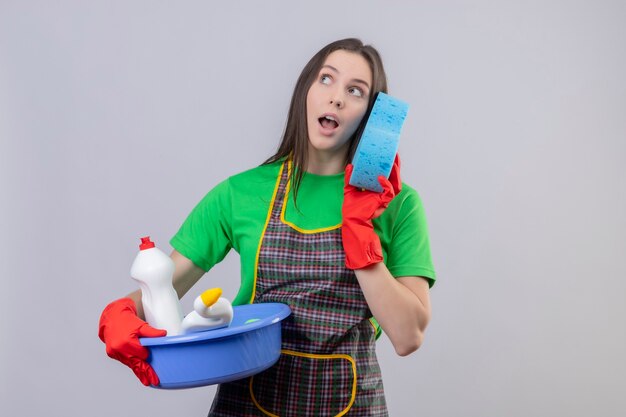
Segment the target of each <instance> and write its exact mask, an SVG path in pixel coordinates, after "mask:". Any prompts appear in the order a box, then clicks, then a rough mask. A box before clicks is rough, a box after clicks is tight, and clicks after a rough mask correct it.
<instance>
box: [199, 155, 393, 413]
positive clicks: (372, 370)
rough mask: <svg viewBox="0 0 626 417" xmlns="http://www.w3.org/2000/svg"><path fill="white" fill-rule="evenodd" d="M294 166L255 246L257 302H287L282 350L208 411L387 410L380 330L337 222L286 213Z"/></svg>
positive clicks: (225, 390) (222, 391) (226, 389)
mask: <svg viewBox="0 0 626 417" xmlns="http://www.w3.org/2000/svg"><path fill="white" fill-rule="evenodd" d="M289 173H290V164H287V163H285V164H283V167H282V169H281V172H280V173H279V176H278V179H277V183H276V187H275V190H274V196H273V198H272V202H271V204H270V213H269V216H268V221H267V223H266V227H265V230H264V233H263V237H262V240H261V245H260V248H259V252H258V260H257V270H256V283H255V289H254V294H253V302H254V303H268V302H273V303H285V304H287V305H289V307H290V308H291V310H292V314H291V316H289V317H288V318H287V319H285V320H284V321H283V322H282V351H281V352H282V353H281V356H280V359H279V360H278V362H277V363H276V364H275V365H274V366H272V367H271V368H269V369H268V370H266V371H264V372H262V373H260V374H257V375H255V376H253V377H250V378H245V379H242V380H239V381H234V382H230V383H226V384H221V385H220V386H219V387H218V391H217V393H216V397H215V400H214V402H213V406H212V408H211V411H210V412H209V416H214V417H234V416H237V417H241V416H279V417H291V416H293V417H308V416H311V417H313V416H315V417H320V416H355V417H356V416H387V415H388V414H387V406H386V403H385V397H384V392H383V384H382V378H381V373H380V368H379V366H378V362H377V360H376V354H375V343H374V342H375V329H374V327H373V325H372V324H371V322H370V320H369V319H370V318H371V317H372V314H371V312H370V310H369V308H368V306H367V303H366V302H365V298H364V296H363V293H362V291H361V288H360V287H359V284H358V282H357V279H356V276H355V274H354V272H353V271H351V270H349V269H347V268H346V267H345V264H344V260H345V254H344V251H343V245H342V241H341V229H340V228H339V226H337V227H331V228H327V229H320V230H315V231H305V230H302V229H298V228H297V227H293V226H292V225H289V224H288V222H286V221H285V219H284V213H285V207H286V198H285V196H288V195H289Z"/></svg>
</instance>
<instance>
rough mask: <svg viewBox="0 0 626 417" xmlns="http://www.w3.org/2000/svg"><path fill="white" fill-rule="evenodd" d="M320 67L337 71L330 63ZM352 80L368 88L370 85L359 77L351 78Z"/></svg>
mask: <svg viewBox="0 0 626 417" xmlns="http://www.w3.org/2000/svg"><path fill="white" fill-rule="evenodd" d="M322 68H330V69H331V70H333V71H335V72H336V73H339V70H338V69H337V68H335V67H333V66H332V65H328V64H325V65H322ZM352 81H354V82H355V83H360V84H363V85H365V86H366V87H367V88H368V89H369V88H370V85H369V84H368V83H367V82H366V81H363V80H361V79H360V78H353V79H352Z"/></svg>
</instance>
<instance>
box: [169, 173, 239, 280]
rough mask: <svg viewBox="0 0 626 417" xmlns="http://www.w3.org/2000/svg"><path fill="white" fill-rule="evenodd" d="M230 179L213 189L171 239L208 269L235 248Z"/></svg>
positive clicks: (188, 256)
mask: <svg viewBox="0 0 626 417" xmlns="http://www.w3.org/2000/svg"><path fill="white" fill-rule="evenodd" d="M231 218H232V205H231V195H230V187H229V180H225V181H223V182H221V183H220V184H218V185H217V186H215V188H213V189H212V190H211V191H209V192H208V193H207V194H206V195H205V196H204V198H203V199H202V200H201V201H200V202H199V203H198V204H197V205H196V207H195V208H194V209H193V210H192V211H191V213H190V214H189V216H187V219H186V220H185V221H184V223H183V224H182V226H181V227H180V229H179V230H178V232H177V233H176V234H175V235H174V237H173V238H172V239H171V240H170V244H171V245H172V247H173V248H174V249H176V250H177V251H178V252H180V253H181V254H182V255H183V256H185V257H186V258H188V259H190V260H191V261H192V262H193V263H194V264H195V265H197V266H198V267H200V268H202V269H203V270H204V271H208V270H209V269H211V268H212V267H213V266H214V265H215V264H217V263H218V262H220V261H221V260H223V259H224V257H225V256H226V254H227V253H228V252H229V251H230V249H231V248H232V246H233V245H232V228H231V226H232V224H231Z"/></svg>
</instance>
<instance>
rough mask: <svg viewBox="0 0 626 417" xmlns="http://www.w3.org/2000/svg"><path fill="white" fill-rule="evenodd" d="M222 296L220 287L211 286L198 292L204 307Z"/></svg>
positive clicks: (209, 305)
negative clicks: (200, 292)
mask: <svg viewBox="0 0 626 417" xmlns="http://www.w3.org/2000/svg"><path fill="white" fill-rule="evenodd" d="M221 296H222V289H221V288H211V289H210V290H206V291H205V292H203V293H202V294H200V299H201V300H202V303H203V304H204V305H205V306H206V307H211V306H212V305H213V304H215V303H216V302H217V300H218V299H219V298H220V297H221Z"/></svg>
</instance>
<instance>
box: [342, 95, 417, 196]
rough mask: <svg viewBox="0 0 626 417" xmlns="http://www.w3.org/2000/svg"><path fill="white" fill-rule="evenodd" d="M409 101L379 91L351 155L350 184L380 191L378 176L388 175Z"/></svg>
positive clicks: (386, 176) (387, 176) (396, 150)
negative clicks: (352, 168)
mask: <svg viewBox="0 0 626 417" xmlns="http://www.w3.org/2000/svg"><path fill="white" fill-rule="evenodd" d="M408 110H409V105H408V104H407V103H405V102H403V101H400V100H398V99H396V98H394V97H391V96H389V95H387V94H385V93H378V95H377V96H376V100H375V101H374V105H373V106H372V109H371V111H370V114H369V117H368V118H367V123H366V125H365V129H364V130H363V134H362V135H361V139H360V141H359V144H358V146H357V148H356V151H355V153H354V157H353V158H352V165H353V166H354V170H353V171H352V175H351V177H350V185H354V186H355V187H359V188H365V189H366V190H371V191H376V192H382V190H383V189H382V187H381V185H380V183H379V182H378V177H379V176H380V175H382V176H383V177H385V178H389V174H390V172H391V166H392V164H393V160H394V156H395V155H396V153H397V152H398V140H399V138H400V132H401V130H402V125H403V124H404V120H405V119H406V115H407V112H408Z"/></svg>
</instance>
